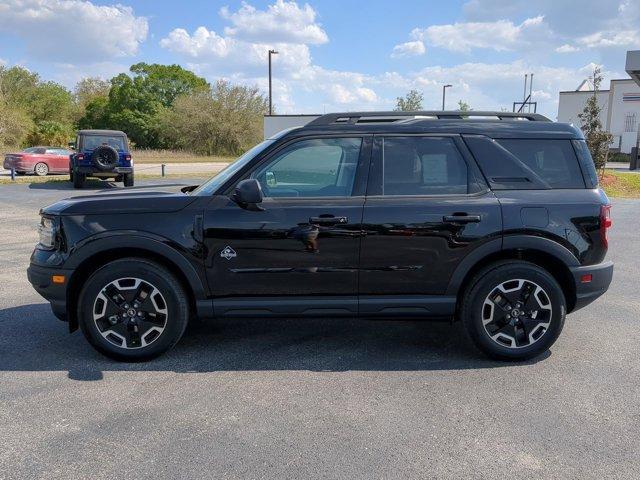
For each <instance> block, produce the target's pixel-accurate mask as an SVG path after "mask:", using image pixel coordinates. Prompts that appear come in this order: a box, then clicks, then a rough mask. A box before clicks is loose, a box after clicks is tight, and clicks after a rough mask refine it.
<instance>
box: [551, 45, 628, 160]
mask: <svg viewBox="0 0 640 480" xmlns="http://www.w3.org/2000/svg"><path fill="white" fill-rule="evenodd" d="M626 70H627V73H628V74H629V76H630V77H631V78H626V79H617V80H611V82H610V86H609V89H608V90H600V91H599V92H598V93H597V98H598V104H599V105H600V107H601V108H602V110H601V112H600V121H601V122H602V127H603V128H604V129H605V130H606V131H608V132H609V133H611V134H612V135H613V142H612V144H611V148H612V149H615V150H618V151H620V152H622V153H631V148H633V147H635V146H636V144H637V143H638V139H639V135H640V130H639V127H640V50H638V51H630V52H627V66H626ZM592 88H593V87H592V86H591V84H590V83H589V82H588V81H587V80H585V81H583V82H582V83H581V84H580V85H579V86H578V88H576V89H575V90H573V91H569V92H560V102H559V104H558V121H559V122H567V123H573V124H574V125H578V126H579V125H580V118H579V117H578V115H579V114H580V113H582V111H583V110H584V106H585V104H586V102H587V100H588V99H589V97H590V96H592V95H593V90H592Z"/></svg>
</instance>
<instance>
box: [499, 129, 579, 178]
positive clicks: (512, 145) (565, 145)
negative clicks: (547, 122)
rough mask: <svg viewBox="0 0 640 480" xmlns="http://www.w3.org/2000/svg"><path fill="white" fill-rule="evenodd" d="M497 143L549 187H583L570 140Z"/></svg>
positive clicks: (505, 141)
mask: <svg viewBox="0 0 640 480" xmlns="http://www.w3.org/2000/svg"><path fill="white" fill-rule="evenodd" d="M497 142H498V143H499V144H500V145H502V146H503V147H504V148H506V149H507V150H508V151H509V152H511V153H512V154H513V155H514V156H515V157H516V158H517V159H518V160H520V161H521V162H522V163H524V164H525V165H526V166H527V167H529V168H530V169H531V170H532V171H534V172H535V173H536V174H537V175H538V176H539V177H540V178H541V179H542V180H544V181H545V182H547V183H548V184H549V185H550V186H551V188H584V187H585V184H584V179H583V178H582V172H581V170H580V165H579V164H578V159H577V157H576V154H575V151H574V150H573V146H572V145H571V141H570V140H535V139H531V140H530V139H527V140H523V139H500V140H497Z"/></svg>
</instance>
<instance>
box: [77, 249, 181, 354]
mask: <svg viewBox="0 0 640 480" xmlns="http://www.w3.org/2000/svg"><path fill="white" fill-rule="evenodd" d="M78 303H79V304H78V319H79V323H80V328H81V329H82V332H83V333H84V336H85V337H86V338H87V340H88V341H89V342H90V343H91V344H92V345H93V346H94V347H95V348H96V349H97V350H98V351H99V352H101V353H102V354H104V355H106V356H108V357H111V358H114V359H116V360H121V361H143V360H150V359H152V358H154V357H157V356H158V355H160V354H162V353H164V352H165V351H167V350H169V349H170V348H172V347H173V346H174V345H175V344H176V343H177V342H178V340H180V337H182V334H183V333H184V330H185V327H186V325H187V320H188V316H189V311H188V302H187V297H186V295H185V292H184V289H183V288H182V286H181V285H180V283H179V282H178V280H177V279H176V278H175V277H174V276H173V275H172V274H171V272H169V271H168V270H167V269H165V268H164V267H162V266H161V265H158V264H157V263H155V262H151V261H149V260H146V259H141V258H124V259H120V260H116V261H113V262H111V263H108V264H107V265H105V266H103V267H102V268H100V269H98V270H97V271H96V272H95V273H94V274H93V275H91V277H89V279H88V280H87V282H86V283H85V285H84V287H83V289H82V292H81V293H80V299H79V302H78Z"/></svg>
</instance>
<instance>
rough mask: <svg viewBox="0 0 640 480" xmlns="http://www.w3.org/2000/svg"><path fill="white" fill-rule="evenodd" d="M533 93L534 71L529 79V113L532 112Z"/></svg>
mask: <svg viewBox="0 0 640 480" xmlns="http://www.w3.org/2000/svg"><path fill="white" fill-rule="evenodd" d="M532 93H533V73H532V74H531V78H530V79H529V113H531V100H533V99H532V98H531V94H532Z"/></svg>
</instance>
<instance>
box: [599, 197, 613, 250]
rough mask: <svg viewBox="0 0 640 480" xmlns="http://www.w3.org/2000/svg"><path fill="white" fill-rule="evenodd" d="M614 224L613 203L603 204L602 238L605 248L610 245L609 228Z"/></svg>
mask: <svg viewBox="0 0 640 480" xmlns="http://www.w3.org/2000/svg"><path fill="white" fill-rule="evenodd" d="M612 225H613V221H612V220H611V205H602V206H601V207H600V238H601V239H602V243H603V244H604V247H605V248H608V247H609V229H610V228H611V226H612Z"/></svg>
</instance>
